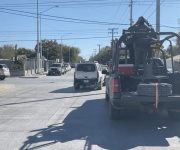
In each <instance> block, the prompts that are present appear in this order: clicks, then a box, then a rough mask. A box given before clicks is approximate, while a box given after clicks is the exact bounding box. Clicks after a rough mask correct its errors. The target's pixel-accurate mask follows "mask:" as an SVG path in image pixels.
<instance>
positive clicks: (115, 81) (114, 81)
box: [112, 79, 120, 93]
mask: <svg viewBox="0 0 180 150" xmlns="http://www.w3.org/2000/svg"><path fill="white" fill-rule="evenodd" d="M112 92H113V93H118V92H120V87H119V80H118V79H112Z"/></svg>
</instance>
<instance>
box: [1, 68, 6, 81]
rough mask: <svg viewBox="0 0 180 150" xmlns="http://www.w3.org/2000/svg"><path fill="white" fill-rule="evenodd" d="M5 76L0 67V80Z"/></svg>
mask: <svg viewBox="0 0 180 150" xmlns="http://www.w3.org/2000/svg"><path fill="white" fill-rule="evenodd" d="M5 78H6V76H5V75H4V71H3V69H2V68H0V80H4V79H5Z"/></svg>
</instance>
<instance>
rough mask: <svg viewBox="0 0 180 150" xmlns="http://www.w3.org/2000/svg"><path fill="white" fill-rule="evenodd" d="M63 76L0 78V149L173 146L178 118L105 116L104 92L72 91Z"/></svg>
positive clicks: (177, 142) (148, 149)
mask: <svg viewBox="0 0 180 150" xmlns="http://www.w3.org/2000/svg"><path fill="white" fill-rule="evenodd" d="M72 85H73V71H72V72H69V73H68V74H66V75H64V76H60V77H59V76H54V77H49V76H47V77H46V76H43V77H41V78H8V79H6V80H5V81H1V82H0V150H19V149H20V150H25V149H27V150H30V149H31V150H32V149H33V150H34V149H38V150H39V149H42V150H44V149H45V150H102V149H110V150H126V149H133V150H161V149H162V150H169V149H172V150H179V149H180V139H179V137H180V122H177V121H170V120H168V118H167V117H166V116H163V117H162V116H155V115H148V114H141V113H139V112H137V113H133V115H130V116H129V117H127V118H126V119H124V120H122V121H116V122H114V121H111V120H109V118H108V105H107V103H106V102H105V101H104V90H105V89H103V90H100V91H92V90H81V91H78V92H74V90H73V87H72Z"/></svg>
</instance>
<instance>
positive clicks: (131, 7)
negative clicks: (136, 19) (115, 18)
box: [129, 0, 133, 26]
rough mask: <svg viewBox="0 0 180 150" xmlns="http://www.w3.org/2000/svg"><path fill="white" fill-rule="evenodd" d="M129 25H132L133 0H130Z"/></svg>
mask: <svg viewBox="0 0 180 150" xmlns="http://www.w3.org/2000/svg"><path fill="white" fill-rule="evenodd" d="M129 7H130V26H132V25H133V19H132V13H133V0H130V5H129Z"/></svg>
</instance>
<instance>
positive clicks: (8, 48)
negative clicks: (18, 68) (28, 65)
mask: <svg viewBox="0 0 180 150" xmlns="http://www.w3.org/2000/svg"><path fill="white" fill-rule="evenodd" d="M14 56H15V49H14V46H13V45H4V46H3V47H1V48H0V57H1V58H3V59H12V58H13V57H14Z"/></svg>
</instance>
